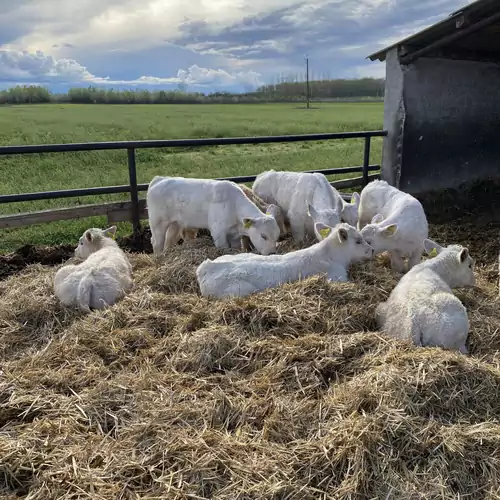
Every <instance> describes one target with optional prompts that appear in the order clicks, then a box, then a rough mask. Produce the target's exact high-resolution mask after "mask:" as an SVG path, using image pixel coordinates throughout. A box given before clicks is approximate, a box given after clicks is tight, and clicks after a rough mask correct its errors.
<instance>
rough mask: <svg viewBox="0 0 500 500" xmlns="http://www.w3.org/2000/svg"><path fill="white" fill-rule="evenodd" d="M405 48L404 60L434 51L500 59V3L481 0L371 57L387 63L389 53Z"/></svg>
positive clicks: (491, 0)
mask: <svg viewBox="0 0 500 500" xmlns="http://www.w3.org/2000/svg"><path fill="white" fill-rule="evenodd" d="M395 47H403V48H404V57H406V58H407V59H409V58H410V59H412V60H413V59H416V58H417V57H419V56H420V54H423V53H425V52H430V51H432V50H434V49H436V50H437V49H453V50H461V51H463V50H465V51H468V52H469V54H471V56H472V58H474V54H476V55H483V56H485V55H487V56H493V57H500V1H499V0H477V1H476V2H473V3H470V4H468V5H466V6H465V7H463V8H461V9H459V10H457V11H455V12H453V13H451V14H450V15H449V16H448V17H447V18H446V19H443V20H442V21H440V22H438V23H436V24H433V25H432V26H429V27H428V28H426V29H424V30H422V31H419V32H418V33H416V34H414V35H412V36H410V37H408V38H405V39H403V40H400V41H399V42H396V43H394V44H392V45H390V46H389V47H386V48H385V49H382V50H379V51H378V52H375V53H374V54H371V55H370V56H368V58H369V59H371V60H372V61H375V60H376V59H378V60H379V61H385V58H386V53H387V52H388V51H389V50H390V49H393V48H395Z"/></svg>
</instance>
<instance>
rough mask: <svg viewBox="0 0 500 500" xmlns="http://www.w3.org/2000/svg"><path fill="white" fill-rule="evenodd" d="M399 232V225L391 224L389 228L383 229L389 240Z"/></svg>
mask: <svg viewBox="0 0 500 500" xmlns="http://www.w3.org/2000/svg"><path fill="white" fill-rule="evenodd" d="M397 230H398V225H397V224H390V225H389V226H385V227H384V228H383V229H382V233H383V234H384V236H386V237H387V238H391V237H392V236H394V235H395V234H396V232H397Z"/></svg>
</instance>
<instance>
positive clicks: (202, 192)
mask: <svg viewBox="0 0 500 500" xmlns="http://www.w3.org/2000/svg"><path fill="white" fill-rule="evenodd" d="M147 206H148V214H149V226H150V228H151V243H152V245H153V252H154V254H155V255H160V254H161V253H162V252H163V249H164V248H165V247H166V248H170V247H172V246H173V245H176V244H177V243H178V241H179V239H180V236H179V235H180V229H183V228H189V231H193V229H192V228H200V229H208V230H209V231H210V234H211V235H212V238H213V240H214V243H215V246H216V247H218V248H237V247H240V246H241V240H240V238H241V236H242V235H245V236H248V237H249V238H250V240H251V241H252V244H253V245H254V246H255V248H256V249H257V251H258V252H259V253H261V254H263V255H269V254H272V253H276V242H277V240H278V238H279V233H280V231H279V227H278V224H277V222H276V219H275V218H274V217H271V216H270V215H268V214H265V213H262V212H261V211H260V210H259V208H258V207H257V206H256V205H255V203H253V202H252V201H251V200H249V199H248V198H247V197H246V196H245V194H244V193H243V191H242V190H241V189H240V187H239V186H237V185H236V184H235V183H234V182H229V181H218V180H212V179H188V178H183V177H159V176H156V177H155V178H154V179H153V180H152V181H151V182H150V184H149V188H148V193H147Z"/></svg>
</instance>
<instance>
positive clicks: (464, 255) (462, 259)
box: [458, 248, 469, 264]
mask: <svg viewBox="0 0 500 500" xmlns="http://www.w3.org/2000/svg"><path fill="white" fill-rule="evenodd" d="M468 256H469V249H468V248H462V250H460V253H459V254H458V258H459V259H460V263H461V264H463V263H464V262H465V261H466V260H467V257H468Z"/></svg>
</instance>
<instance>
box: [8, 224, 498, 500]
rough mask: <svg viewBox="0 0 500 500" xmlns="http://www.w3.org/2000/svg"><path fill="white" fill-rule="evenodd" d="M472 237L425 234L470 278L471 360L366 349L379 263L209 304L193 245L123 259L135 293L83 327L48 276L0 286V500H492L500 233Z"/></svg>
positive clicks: (203, 248) (379, 345)
mask: <svg viewBox="0 0 500 500" xmlns="http://www.w3.org/2000/svg"><path fill="white" fill-rule="evenodd" d="M467 228H469V230H468V229H467ZM470 228H473V223H472V222H467V221H461V222H454V223H453V224H452V225H448V226H433V227H432V231H431V232H432V236H433V237H436V238H437V239H438V240H439V241H440V242H443V243H448V242H452V241H453V242H458V243H462V244H469V245H470V247H471V251H472V253H473V256H474V257H476V259H477V261H478V267H477V275H478V283H477V287H476V288H475V289H474V290H471V291H466V292H463V291H462V292H459V293H458V295H459V297H460V298H461V300H462V301H463V302H464V303H465V304H466V306H467V307H468V309H469V316H470V321H471V336H470V347H471V352H472V356H470V357H465V356H462V355H460V354H458V353H454V352H450V351H444V350H441V349H417V348H414V347H413V346H410V345H408V344H405V343H403V342H398V341H394V340H391V339H387V338H384V337H383V336H381V335H380V334H379V333H377V332H376V331H375V324H374V320H373V313H374V310H375V307H376V305H377V303H378V302H379V301H381V300H384V299H385V298H386V297H387V295H388V293H389V292H390V291H391V290H392V288H393V287H394V285H395V283H396V278H395V277H394V276H393V275H392V273H391V272H390V270H389V269H388V266H387V262H386V261H385V260H384V259H377V260H376V261H374V262H370V263H366V264H363V265H359V266H355V267H354V268H353V269H352V272H351V276H352V278H353V281H352V282H350V283H346V284H330V283H328V282H326V281H325V280H324V279H323V278H322V277H315V278H312V279H309V280H307V281H304V282H301V283H295V284H289V285H285V286H283V287H281V288H279V289H275V290H270V291H267V292H264V293H261V294H258V295H255V296H252V297H248V298H246V299H237V300H228V301H219V302H218V301H214V300H207V299H204V298H202V297H200V296H199V294H198V291H197V285H196V282H195V274H194V272H195V269H196V265H197V264H199V263H201V262H202V260H203V259H204V258H206V257H207V256H208V257H211V258H213V257H216V256H217V255H220V252H219V251H218V250H216V249H215V248H214V247H213V246H211V244H210V242H209V240H207V239H206V238H203V237H201V238H200V239H199V240H198V241H194V242H190V243H188V244H186V246H185V247H183V248H181V247H179V248H175V249H174V250H172V251H170V252H169V253H168V255H167V256H166V258H165V259H164V261H163V262H155V260H154V259H153V258H152V256H150V255H144V254H142V255H141V254H138V255H132V256H131V260H132V262H133V265H134V272H135V281H136V284H135V288H134V290H133V292H132V293H131V294H130V295H129V296H128V297H126V298H125V299H124V300H123V301H121V302H120V303H118V304H116V305H115V306H114V307H112V308H110V309H109V310H106V311H102V312H94V313H92V314H90V315H88V316H85V315H81V314H76V313H74V312H73V311H70V310H67V309H63V308H61V307H60V306H59V305H58V303H57V301H56V300H55V298H54V295H53V290H52V279H53V276H54V273H55V268H54V267H44V266H41V265H33V266H30V267H28V268H26V269H25V270H24V271H23V272H22V273H20V274H17V275H13V276H11V277H10V278H8V279H5V280H4V281H1V282H0V352H1V356H2V359H1V361H2V363H1V370H2V372H1V378H0V494H1V495H2V498H5V499H14V498H26V499H30V500H34V499H37V500H42V499H44V500H51V499H70V498H71V499H77V498H78V499H80V498H81V499H83V498H92V499H96V500H99V499H106V500H108V499H109V500H111V499H113V500H114V499H139V498H141V499H149V500H153V499H160V498H161V499H167V498H168V499H170V498H172V499H176V498H178V499H221V500H222V499H224V500H226V499H227V500H236V499H241V500H243V499H263V498H269V499H271V498H272V499H322V498H324V499H326V498H328V499H337V498H339V499H340V498H346V499H354V498H356V499H365V498H366V499H438V498H439V499H456V498H468V499H494V498H500V399H499V387H500V385H499V383H500V366H499V360H500V356H499V348H500V307H499V305H500V304H499V303H498V301H497V299H496V296H497V294H498V290H497V288H496V282H497V270H496V261H495V251H496V252H498V240H497V239H496V238H497V237H498V224H497V223H496V222H490V223H489V225H487V226H486V227H485V228H483V231H482V233H481V234H475V233H473V232H472V231H470ZM493 235H494V236H493ZM494 238H495V239H494ZM285 245H286V247H284V248H290V243H289V242H285ZM495 248H496V250H495ZM282 251H283V250H282Z"/></svg>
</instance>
